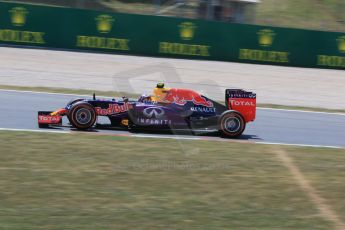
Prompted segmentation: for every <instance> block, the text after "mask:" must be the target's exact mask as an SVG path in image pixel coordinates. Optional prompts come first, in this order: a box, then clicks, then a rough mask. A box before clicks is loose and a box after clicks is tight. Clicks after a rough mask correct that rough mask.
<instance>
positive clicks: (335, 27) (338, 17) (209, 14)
mask: <svg viewBox="0 0 345 230" xmlns="http://www.w3.org/2000/svg"><path fill="white" fill-rule="evenodd" d="M4 2H23V3H33V4H40V5H48V6H62V7H72V8H80V9H93V10H101V11H108V12H122V13H133V14H144V15H160V16H170V17H182V18H193V19H207V20H217V21H224V22H235V23H246V24H256V25H268V26H279V27H292V28H302V29H315V30H324V31H338V32H344V31H345V1H343V0H208V1H207V0H59V1H55V0H17V1H10V0H4Z"/></svg>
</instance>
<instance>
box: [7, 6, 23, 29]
mask: <svg viewBox="0 0 345 230" xmlns="http://www.w3.org/2000/svg"><path fill="white" fill-rule="evenodd" d="M9 12H10V14H11V22H12V24H13V25H14V26H23V25H25V23H26V15H27V14H28V11H27V10H26V9H25V8H24V7H14V8H12V9H11V10H10V11H9Z"/></svg>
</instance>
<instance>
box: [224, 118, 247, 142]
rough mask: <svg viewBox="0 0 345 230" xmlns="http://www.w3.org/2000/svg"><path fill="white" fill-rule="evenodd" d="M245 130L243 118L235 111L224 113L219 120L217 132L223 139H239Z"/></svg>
mask: <svg viewBox="0 0 345 230" xmlns="http://www.w3.org/2000/svg"><path fill="white" fill-rule="evenodd" d="M245 128H246V123H245V121H244V119H243V117H242V116H241V114H239V113H237V112H235V111H226V112H224V113H223V114H222V115H221V117H220V119H219V131H220V133H221V134H222V135H223V136H224V137H233V138H234V137H239V136H241V134H242V133H243V131H244V129H245Z"/></svg>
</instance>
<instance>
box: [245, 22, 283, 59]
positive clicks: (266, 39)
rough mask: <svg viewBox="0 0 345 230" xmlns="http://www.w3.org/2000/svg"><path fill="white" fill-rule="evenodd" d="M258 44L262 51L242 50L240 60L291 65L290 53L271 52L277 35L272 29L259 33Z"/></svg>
mask: <svg viewBox="0 0 345 230" xmlns="http://www.w3.org/2000/svg"><path fill="white" fill-rule="evenodd" d="M257 35H258V44H259V46H260V47H262V48H261V49H240V50H239V59H241V60H250V61H260V62H272V63H289V62H290V60H289V55H290V53H289V52H285V51H278V50H269V48H270V47H271V46H272V45H273V43H274V40H275V36H276V33H275V32H274V31H273V30H271V29H262V30H260V31H258V32H257Z"/></svg>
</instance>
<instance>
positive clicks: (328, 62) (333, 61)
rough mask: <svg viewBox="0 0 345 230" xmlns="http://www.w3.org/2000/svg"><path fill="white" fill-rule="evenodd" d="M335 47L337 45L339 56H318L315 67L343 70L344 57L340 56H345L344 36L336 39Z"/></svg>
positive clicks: (344, 66) (344, 64) (344, 65)
mask: <svg viewBox="0 0 345 230" xmlns="http://www.w3.org/2000/svg"><path fill="white" fill-rule="evenodd" d="M335 45H337V49H338V52H339V55H324V54H322V55H318V56H317V65H319V66H328V67H340V68H345V56H341V55H344V54H345V36H340V37H338V38H337V39H336V42H335Z"/></svg>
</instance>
